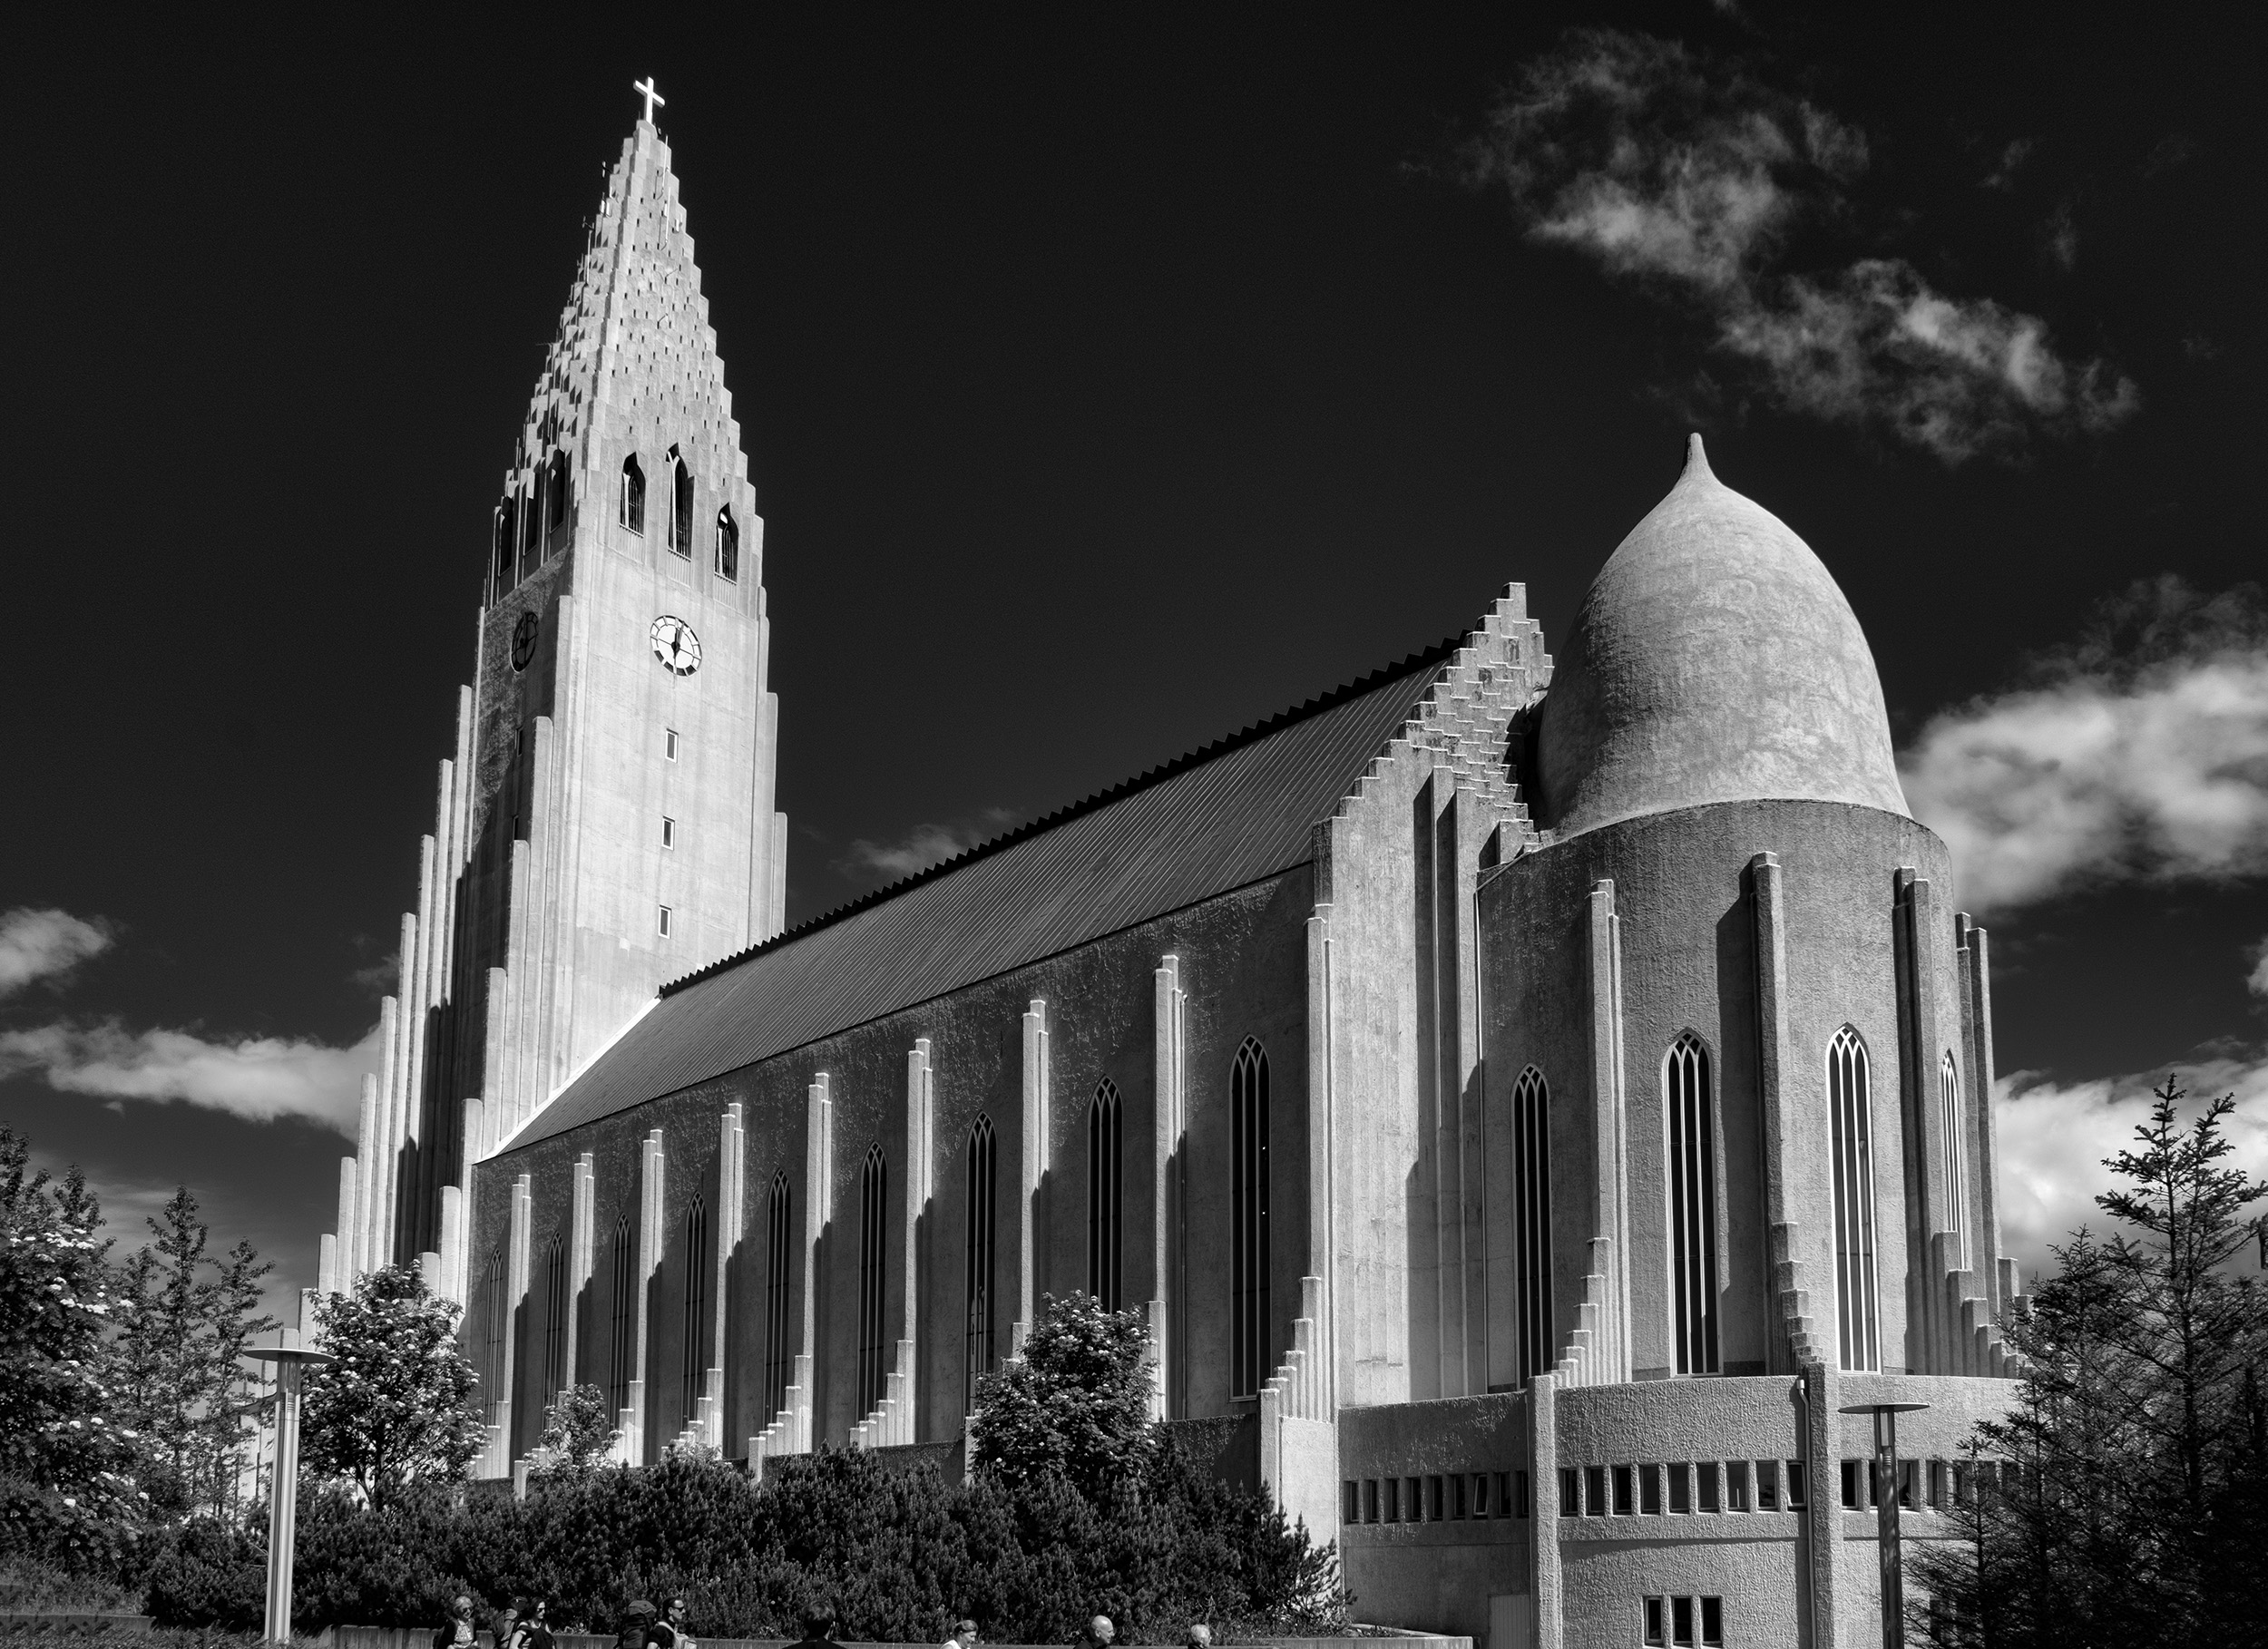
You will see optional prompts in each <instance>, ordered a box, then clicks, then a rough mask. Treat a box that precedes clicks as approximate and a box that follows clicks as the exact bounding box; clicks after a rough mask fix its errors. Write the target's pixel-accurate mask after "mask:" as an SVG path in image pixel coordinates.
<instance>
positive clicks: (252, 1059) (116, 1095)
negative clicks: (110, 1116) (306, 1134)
mask: <svg viewBox="0 0 2268 1649" xmlns="http://www.w3.org/2000/svg"><path fill="white" fill-rule="evenodd" d="M378 1051H379V1050H378V1033H377V1031H376V1029H375V1028H374V1029H372V1030H371V1031H370V1032H369V1034H368V1035H367V1036H365V1037H364V1038H363V1039H361V1040H360V1041H359V1042H357V1043H356V1044H354V1046H352V1047H351V1048H333V1047H331V1046H329V1045H328V1044H327V1043H322V1042H315V1041H308V1040H299V1039H285V1038H281V1037H248V1038H244V1039H240V1040H237V1041H227V1040H208V1039H205V1038H203V1037H200V1036H196V1035H194V1034H192V1033H191V1032H189V1031H185V1030H142V1031H130V1030H128V1029H125V1028H124V1027H123V1026H122V1025H120V1024H118V1023H117V1022H116V1021H115V1020H112V1021H108V1022H105V1023H102V1024H97V1025H92V1026H84V1025H44V1026H39V1027H36V1028H34V1029H26V1030H10V1031H0V1076H13V1075H15V1074H17V1073H19V1072H37V1073H39V1074H40V1075H42V1076H44V1077H45V1078H46V1079H47V1084H48V1086H49V1087H51V1088H55V1089H57V1090H58V1091H60V1092H63V1093H68V1094H86V1095H90V1096H93V1097H95V1098H103V1099H142V1100H153V1101H160V1102H163V1101H169V1100H178V1101H181V1103H183V1104H187V1105H194V1106H201V1107H205V1108H207V1109H209V1110H216V1111H226V1112H228V1113H229V1114H230V1115H231V1116H235V1117H243V1118H245V1119H246V1120H248V1121H252V1122H274V1121H279V1120H280V1119H282V1118H285V1117H297V1118H300V1119H302V1120H305V1121H309V1122H315V1123H318V1124H320V1125H322V1126H323V1127H328V1128H332V1129H334V1130H336V1131H337V1132H338V1133H340V1134H342V1135H344V1136H345V1137H347V1138H349V1139H352V1138H353V1137H355V1134H356V1130H357V1127H359V1125H360V1121H361V1112H362V1078H364V1077H365V1076H366V1075H367V1074H369V1073H371V1072H374V1071H376V1069H377V1068H378Z"/></svg>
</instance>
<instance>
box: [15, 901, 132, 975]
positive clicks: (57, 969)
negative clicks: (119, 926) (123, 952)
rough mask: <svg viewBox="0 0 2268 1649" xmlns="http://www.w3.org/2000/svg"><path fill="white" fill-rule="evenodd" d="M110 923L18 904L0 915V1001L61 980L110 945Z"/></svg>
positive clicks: (99, 919) (107, 948)
mask: <svg viewBox="0 0 2268 1649" xmlns="http://www.w3.org/2000/svg"><path fill="white" fill-rule="evenodd" d="M111 940H112V930H111V924H110V923H109V922H105V921H103V919H102V918H101V917H99V916H98V917H95V918H94V919H93V921H88V920H86V919H84V918H83V917H78V916H73V914H72V913H71V912H68V911H54V910H48V911H35V910H33V909H31V908H30V907H28V906H22V905H19V906H18V907H17V908H16V909H15V910H13V911H10V912H7V913H6V914H5V915H0V998H6V997H10V996H14V995H15V993H16V992H17V991H19V990H23V989H24V987H25V986H27V985H31V984H34V983H36V982H38V981H41V980H46V981H51V982H52V981H61V980H62V979H64V977H65V976H66V975H68V974H69V973H70V971H72V970H73V968H75V967H77V966H78V965H79V964H80V963H81V962H83V961H87V960H88V959H89V958H91V957H96V956H100V955H101V954H102V953H103V951H107V950H109V949H110V947H111Z"/></svg>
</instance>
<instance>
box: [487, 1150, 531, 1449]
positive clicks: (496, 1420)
mask: <svg viewBox="0 0 2268 1649" xmlns="http://www.w3.org/2000/svg"><path fill="white" fill-rule="evenodd" d="M532 1183H533V1180H532V1176H529V1175H525V1174H523V1175H521V1176H519V1177H518V1178H516V1179H514V1180H513V1182H512V1225H511V1237H510V1241H509V1244H508V1246H507V1247H506V1249H505V1251H504V1252H505V1258H504V1346H503V1371H502V1372H501V1374H500V1375H499V1377H498V1379H497V1381H496V1391H497V1396H496V1407H495V1410H494V1413H493V1414H492V1415H491V1416H490V1423H491V1424H492V1425H494V1427H495V1428H496V1430H495V1433H494V1442H493V1443H492V1445H491V1447H492V1448H493V1449H494V1450H495V1452H494V1457H493V1458H492V1459H491V1460H490V1462H489V1470H488V1475H489V1476H490V1477H492V1478H502V1477H508V1476H510V1475H511V1471H512V1459H513V1444H514V1442H515V1441H516V1439H515V1438H514V1436H513V1432H514V1416H515V1411H516V1410H517V1409H518V1406H519V1403H518V1399H519V1395H520V1385H519V1378H520V1356H519V1352H520V1339H521V1336H522V1334H523V1332H525V1330H526V1326H527V1321H526V1320H527V1309H528V1226H529V1219H530V1215H532V1214H533V1195H532V1194H531V1190H530V1187H531V1185H532Z"/></svg>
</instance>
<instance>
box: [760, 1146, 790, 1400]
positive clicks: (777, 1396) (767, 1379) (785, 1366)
mask: <svg viewBox="0 0 2268 1649" xmlns="http://www.w3.org/2000/svg"><path fill="white" fill-rule="evenodd" d="M794 1196H795V1194H794V1193H793V1192H792V1191H790V1190H789V1189H788V1186H787V1175H786V1174H785V1173H780V1174H775V1175H773V1176H772V1194H771V1195H770V1197H769V1198H768V1199H767V1201H766V1204H765V1207H764V1423H765V1424H766V1425H769V1424H770V1423H771V1420H772V1417H773V1416H774V1415H776V1414H777V1413H778V1412H779V1411H780V1410H782V1409H785V1408H786V1407H787V1384H788V1376H789V1373H790V1371H792V1370H793V1369H794V1367H795V1358H796V1353H795V1347H794V1346H793V1344H791V1343H790V1342H789V1341H788V1338H787V1332H788V1327H787V1308H788V1305H789V1303H790V1302H789V1294H788V1277H789V1275H790V1274H791V1273H789V1271H788V1269H787V1268H788V1266H789V1264H792V1263H793V1258H794V1254H795V1245H796V1234H795V1225H794V1216H795V1206H794Z"/></svg>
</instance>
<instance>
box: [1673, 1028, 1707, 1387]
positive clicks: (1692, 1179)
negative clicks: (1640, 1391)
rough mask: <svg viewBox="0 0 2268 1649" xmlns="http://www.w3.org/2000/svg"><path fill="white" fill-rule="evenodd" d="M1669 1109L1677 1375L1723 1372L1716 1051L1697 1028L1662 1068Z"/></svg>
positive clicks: (1679, 1041) (1675, 1047)
mask: <svg viewBox="0 0 2268 1649" xmlns="http://www.w3.org/2000/svg"><path fill="white" fill-rule="evenodd" d="M1662 1086H1663V1090H1664V1098H1665V1099H1666V1100H1667V1108H1668V1111H1669V1266H1670V1285H1671V1292H1672V1293H1673V1295H1674V1296H1675V1305H1676V1309H1675V1313H1674V1316H1673V1319H1672V1322H1671V1332H1672V1333H1673V1334H1674V1335H1675V1337H1676V1342H1677V1372H1678V1373H1680V1374H1714V1373H1716V1151H1715V1149H1714V1148H1713V1146H1714V1140H1713V1137H1712V1132H1713V1131H1712V1129H1711V1128H1710V1126H1709V1051H1708V1049H1706V1048H1704V1047H1702V1045H1701V1039H1700V1038H1698V1037H1696V1036H1695V1035H1694V1034H1693V1032H1691V1031H1690V1030H1688V1031H1686V1033H1685V1034H1684V1035H1682V1036H1680V1037H1679V1038H1678V1039H1677V1041H1676V1042H1675V1043H1673V1044H1672V1045H1671V1047H1670V1049H1669V1058H1668V1059H1667V1061H1666V1062H1665V1064H1664V1067H1663V1084H1662Z"/></svg>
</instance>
